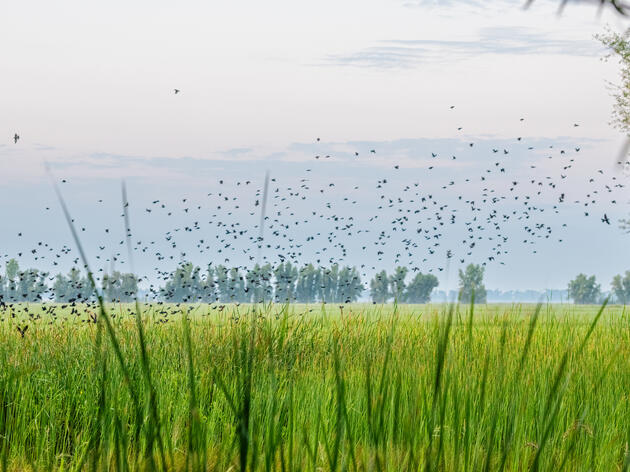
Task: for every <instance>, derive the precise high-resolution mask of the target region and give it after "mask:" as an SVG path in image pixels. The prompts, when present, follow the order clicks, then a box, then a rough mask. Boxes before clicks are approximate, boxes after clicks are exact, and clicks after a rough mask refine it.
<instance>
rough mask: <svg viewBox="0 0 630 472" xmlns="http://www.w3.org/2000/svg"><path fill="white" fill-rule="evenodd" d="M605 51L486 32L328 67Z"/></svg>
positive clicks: (364, 53) (398, 44)
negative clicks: (488, 55) (477, 35)
mask: <svg viewBox="0 0 630 472" xmlns="http://www.w3.org/2000/svg"><path fill="white" fill-rule="evenodd" d="M602 52H603V49H602V47H601V46H600V45H599V44H598V43H597V42H595V41H594V40H593V41H590V40H571V39H558V38H551V37H549V36H548V35H544V34H541V33H539V32H536V31H534V30H532V29H527V28H503V27H501V28H484V29H482V30H481V31H480V32H479V38H478V39H475V40H470V41H463V40H436V39H392V40H385V41H380V42H379V44H378V45H376V46H372V47H368V48H365V49H362V50H360V51H356V52H353V53H349V54H339V55H332V56H329V57H328V58H327V60H326V62H327V63H328V64H332V65H344V66H356V67H368V68H383V69H387V68H410V67H415V66H417V65H419V64H425V63H436V62H451V61H461V60H465V59H469V58H473V57H478V56H480V55H487V54H501V55H528V54H537V55H543V54H544V55H557V54H561V55H570V56H590V57H592V56H598V55H601V54H602Z"/></svg>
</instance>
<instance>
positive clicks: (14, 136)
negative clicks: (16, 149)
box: [13, 133, 20, 144]
mask: <svg viewBox="0 0 630 472" xmlns="http://www.w3.org/2000/svg"><path fill="white" fill-rule="evenodd" d="M19 140H20V135H19V134H17V133H15V134H14V135H13V142H14V143H15V144H17V142H18V141H19Z"/></svg>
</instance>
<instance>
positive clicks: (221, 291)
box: [159, 262, 364, 303]
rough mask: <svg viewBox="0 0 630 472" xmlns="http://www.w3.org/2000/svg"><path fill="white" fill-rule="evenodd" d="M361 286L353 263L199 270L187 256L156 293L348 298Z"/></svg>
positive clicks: (243, 299)
mask: <svg viewBox="0 0 630 472" xmlns="http://www.w3.org/2000/svg"><path fill="white" fill-rule="evenodd" d="M363 290H364V287H363V284H362V282H361V277H360V275H359V272H358V271H357V269H356V268H355V267H349V266H344V267H341V266H339V265H338V264H333V265H332V266H330V267H328V268H324V267H315V266H313V265H312V264H308V265H305V266H303V267H298V266H296V265H293V264H291V263H290V262H284V263H282V264H279V265H277V266H275V267H272V266H271V265H270V264H265V265H262V266H261V265H258V264H256V265H255V266H254V267H253V268H251V269H246V270H243V269H240V268H238V267H234V268H227V267H225V266H223V265H218V266H213V265H212V264H210V265H209V266H208V267H207V268H206V269H205V270H202V269H201V268H200V267H197V266H195V265H193V264H192V263H189V262H188V263H184V264H181V265H180V266H179V267H178V268H177V269H176V270H175V271H173V272H172V273H171V274H170V276H169V277H168V278H167V280H166V282H165V284H164V287H162V288H161V289H160V290H159V297H160V298H162V299H164V300H166V301H170V302H208V303H212V302H215V301H219V302H226V303H227V302H234V303H263V302H269V301H276V302H280V303H284V302H287V301H289V302H298V303H313V302H326V303H350V302H355V301H357V300H358V299H359V297H360V296H361V294H362V293H363Z"/></svg>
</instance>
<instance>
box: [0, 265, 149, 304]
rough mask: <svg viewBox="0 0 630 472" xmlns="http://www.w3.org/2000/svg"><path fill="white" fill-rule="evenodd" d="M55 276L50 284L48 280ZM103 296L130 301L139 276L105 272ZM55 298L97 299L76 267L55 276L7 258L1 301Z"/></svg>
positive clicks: (0, 279)
mask: <svg viewBox="0 0 630 472" xmlns="http://www.w3.org/2000/svg"><path fill="white" fill-rule="evenodd" d="M49 280H54V281H53V284H52V286H50V287H49V285H48V281H49ZM100 288H102V293H103V297H104V298H105V300H106V301H108V302H130V301H132V300H133V299H134V296H135V294H136V293H137V291H138V279H137V277H136V276H135V275H133V274H123V273H121V272H118V271H114V272H112V273H111V274H106V275H105V276H103V280H102V284H101V287H100ZM44 299H52V300H54V301H56V302H61V303H66V302H69V303H72V302H77V303H79V302H88V301H93V300H94V299H95V296H94V290H93V288H92V285H91V284H90V282H89V280H88V278H87V277H86V276H85V275H81V271H80V270H79V269H77V268H76V267H73V268H72V269H70V271H69V272H68V274H67V275H64V274H58V275H57V276H56V277H55V278H54V279H50V278H49V274H48V273H47V272H40V271H38V270H37V269H26V270H20V267H19V265H18V263H17V261H16V260H15V259H11V260H9V261H7V263H6V266H5V273H4V275H0V303H19V302H39V301H42V300H44Z"/></svg>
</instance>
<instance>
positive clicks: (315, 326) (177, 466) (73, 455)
mask: <svg viewBox="0 0 630 472" xmlns="http://www.w3.org/2000/svg"><path fill="white" fill-rule="evenodd" d="M25 308H26V307H25V306H16V307H12V308H10V309H7V310H5V312H4V313H0V317H2V319H3V320H4V321H3V322H1V323H0V466H1V468H2V470H18V469H33V470H53V469H54V470H86V469H87V470H96V469H99V470H101V469H102V470H105V469H107V470H139V469H142V470H145V469H150V470H151V469H169V470H228V469H231V470H239V469H241V470H242V469H248V470H348V469H349V470H470V471H477V470H527V469H530V470H551V469H554V470H563V469H565V470H586V469H589V470H607V471H608V470H627V469H628V465H629V461H630V451H629V449H628V441H629V438H630V436H629V435H630V398H629V391H630V364H629V362H630V361H629V359H630V323H629V320H628V314H627V313H626V312H625V310H624V309H623V308H622V307H607V308H605V309H604V310H603V311H599V308H598V307H573V306H566V305H562V306H542V307H539V308H538V309H537V308H536V307H534V306H528V305H524V306H520V305H515V306H508V305H489V306H483V307H477V308H476V309H475V312H474V313H473V312H472V311H471V310H470V307H467V306H459V307H447V306H401V307H393V306H384V307H376V306H371V305H369V306H368V305H352V306H346V307H345V308H344V309H343V310H342V311H341V310H340V309H339V308H338V307H329V306H325V307H323V306H319V305H317V306H310V307H307V306H303V305H288V306H278V305H275V306H267V307H257V308H255V307H252V306H240V307H236V306H230V305H228V306H225V307H218V306H207V305H204V306H194V307H175V306H169V307H163V306H159V307H158V306H156V305H146V306H142V307H140V309H141V311H142V313H143V316H142V320H143V321H142V323H141V324H140V325H138V324H137V321H138V319H137V317H136V316H135V315H133V314H131V313H133V312H134V309H132V307H128V306H109V307H107V312H106V314H108V315H109V316H107V320H108V323H109V325H108V324H107V323H105V322H104V318H102V319H101V320H100V321H99V322H96V323H95V322H94V320H96V319H98V317H96V318H95V317H94V310H93V309H90V308H87V307H75V312H74V313H72V312H71V311H70V310H71V308H70V307H67V308H65V309H64V310H61V309H60V308H58V309H57V310H56V311H55V315H54V316H52V315H51V314H50V313H51V312H50V310H48V309H46V308H45V307H44V308H42V307H41V306H30V307H28V311H26V310H25ZM600 315H601V317H600ZM25 325H28V326H29V328H28V330H27V331H26V332H25V333H24V335H23V336H22V334H21V333H20V332H19V331H18V329H17V328H18V327H20V328H22V327H23V326H25ZM108 326H109V329H108Z"/></svg>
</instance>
